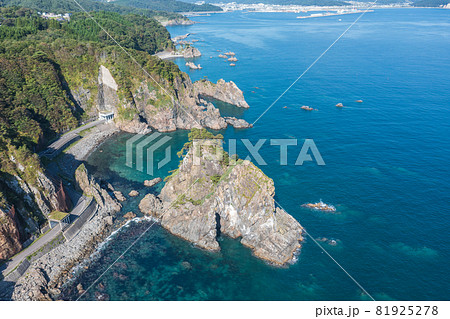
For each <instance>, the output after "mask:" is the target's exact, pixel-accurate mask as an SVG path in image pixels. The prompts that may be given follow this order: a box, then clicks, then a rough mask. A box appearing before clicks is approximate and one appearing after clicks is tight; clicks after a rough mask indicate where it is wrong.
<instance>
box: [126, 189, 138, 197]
mask: <svg viewBox="0 0 450 319" xmlns="http://www.w3.org/2000/svg"><path fill="white" fill-rule="evenodd" d="M128 196H130V197H136V196H139V192H138V191H135V190H132V191H131V192H130V193H128Z"/></svg>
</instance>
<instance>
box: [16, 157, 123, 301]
mask: <svg viewBox="0 0 450 319" xmlns="http://www.w3.org/2000/svg"><path fill="white" fill-rule="evenodd" d="M76 181H77V185H78V187H79V188H80V189H82V190H83V192H84V193H85V194H86V195H89V196H93V197H94V198H95V200H96V202H97V204H98V210H97V212H96V213H95V215H94V216H93V217H92V219H91V220H90V221H89V222H88V223H85V224H84V226H83V227H82V228H81V230H80V232H79V233H78V235H77V236H75V237H74V238H72V239H71V240H69V241H66V242H64V243H63V244H61V245H59V246H58V247H56V248H54V249H53V250H51V251H50V252H49V253H47V254H45V255H43V256H42V257H41V258H39V259H38V260H36V261H35V262H34V263H33V264H32V265H31V266H30V268H29V269H28V270H27V272H26V275H24V276H22V277H21V278H20V279H19V280H18V281H17V283H16V285H15V287H14V292H13V294H12V299H13V300H54V299H57V298H58V295H59V294H60V292H61V291H60V289H59V288H60V287H61V284H62V283H64V282H65V281H66V280H67V276H68V275H69V271H70V269H71V268H72V267H73V266H75V265H76V264H77V263H78V262H80V261H81V260H82V259H84V258H87V257H88V256H89V255H90V254H91V253H92V252H93V250H94V249H95V247H97V244H98V243H99V242H101V241H103V240H104V238H105V237H106V236H107V235H108V234H110V231H111V225H112V224H113V219H114V215H115V213H116V212H117V211H118V210H120V208H121V205H120V204H119V203H118V202H117V200H116V199H114V198H113V197H112V196H111V195H110V194H109V193H108V191H107V190H106V188H102V187H101V186H100V184H99V182H98V181H96V180H95V179H94V178H93V177H92V176H91V175H89V173H88V171H87V170H86V168H85V167H84V165H81V166H80V167H79V168H78V169H77V172H76Z"/></svg>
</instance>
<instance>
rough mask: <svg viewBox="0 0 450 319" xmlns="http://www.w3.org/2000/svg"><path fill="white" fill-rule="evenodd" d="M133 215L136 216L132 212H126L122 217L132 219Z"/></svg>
mask: <svg viewBox="0 0 450 319" xmlns="http://www.w3.org/2000/svg"><path fill="white" fill-rule="evenodd" d="M135 217H136V214H135V213H133V212H128V213H126V214H125V215H123V218H125V219H133V218H135Z"/></svg>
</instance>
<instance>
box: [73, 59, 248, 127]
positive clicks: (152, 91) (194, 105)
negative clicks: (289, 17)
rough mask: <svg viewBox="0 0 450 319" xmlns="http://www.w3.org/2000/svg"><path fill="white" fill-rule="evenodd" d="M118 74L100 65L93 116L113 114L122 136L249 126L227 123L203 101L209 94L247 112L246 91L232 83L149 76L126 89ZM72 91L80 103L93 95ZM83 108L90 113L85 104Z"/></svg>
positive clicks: (182, 76) (184, 76) (175, 75)
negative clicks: (106, 113) (99, 113)
mask: <svg viewBox="0 0 450 319" xmlns="http://www.w3.org/2000/svg"><path fill="white" fill-rule="evenodd" d="M155 59H156V58H155ZM161 63H164V64H165V63H169V62H162V61H161ZM120 73H121V71H120V70H119V69H118V68H116V67H115V66H111V67H110V68H107V67H105V66H104V65H103V64H102V65H101V66H100V68H99V75H98V84H97V88H96V90H97V92H98V94H97V99H96V100H94V102H93V103H94V105H96V108H95V109H94V110H95V112H114V114H115V115H116V118H115V123H116V125H117V127H118V128H120V129H121V130H123V131H127V132H130V133H140V134H146V133H149V132H151V131H152V129H155V130H158V131H160V132H170V131H175V130H177V129H192V128H194V127H195V128H201V127H206V128H211V129H214V130H220V129H224V128H226V127H227V125H228V124H230V125H233V126H235V127H237V128H243V127H249V125H248V123H247V122H245V121H244V120H239V121H232V120H231V121H230V120H229V119H228V120H227V119H225V118H223V117H222V116H221V115H220V111H219V110H218V109H217V108H216V107H214V105H213V104H212V103H209V102H207V101H205V100H203V99H202V98H201V96H202V95H206V96H211V97H213V98H215V99H217V100H221V101H224V102H227V103H230V104H235V105H237V106H239V107H248V104H247V102H245V99H244V96H243V93H242V91H241V90H240V89H239V88H238V87H237V86H236V84H234V83H233V82H225V81H223V80H221V81H219V82H218V84H213V83H211V82H209V81H206V80H203V81H200V82H196V83H195V84H193V83H192V82H191V79H190V78H189V76H188V75H187V74H185V73H182V72H172V75H171V77H170V80H168V79H165V78H162V77H160V76H158V75H156V74H149V75H150V77H149V76H148V75H146V76H145V77H135V78H134V79H133V81H131V83H128V84H127V85H128V87H124V85H120V84H118V83H120V82H121V81H119V80H117V81H116V78H118V79H121V75H120ZM139 79H140V80H139ZM157 79H159V81H158V80H157ZM154 80H156V81H157V82H155V81H154ZM74 92H78V94H76V99H77V101H81V102H83V101H86V99H83V98H82V97H81V95H80V94H79V92H84V95H85V96H90V94H91V93H90V92H89V93H87V92H86V91H85V90H84V88H83V89H82V88H80V87H78V88H76V90H74ZM80 106H81V107H82V108H83V109H86V110H88V109H89V107H88V106H87V105H80Z"/></svg>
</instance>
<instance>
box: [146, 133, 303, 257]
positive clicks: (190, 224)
mask: <svg viewBox="0 0 450 319" xmlns="http://www.w3.org/2000/svg"><path fill="white" fill-rule="evenodd" d="M191 134H192V133H191ZM202 135H204V134H203V133H202ZM221 142H222V141H221V140H218V139H211V140H206V141H205V140H202V141H201V142H200V141H196V140H195V139H192V140H191V142H190V145H189V146H188V149H189V150H188V153H187V154H186V156H185V157H184V159H183V161H182V163H181V165H180V167H179V168H178V170H177V171H175V172H174V173H173V174H172V175H171V176H170V177H169V178H168V180H167V183H166V185H165V186H164V188H163V189H162V191H161V195H160V199H161V201H162V203H163V205H164V211H163V210H162V209H161V208H160V206H159V205H160V204H159V199H158V198H156V197H155V196H154V195H151V194H149V195H147V196H148V198H147V196H146V199H145V201H144V200H143V201H142V202H141V204H140V209H141V211H142V212H143V213H145V214H148V215H151V216H153V217H155V218H159V219H160V220H161V225H162V226H163V227H164V228H166V229H167V230H169V231H170V232H171V233H172V234H174V235H177V236H179V237H181V238H184V239H186V240H188V241H190V242H192V243H194V244H196V245H197V246H199V247H201V248H204V249H208V250H212V251H217V250H219V249H220V246H219V243H218V241H217V236H218V235H219V234H224V235H226V236H229V237H231V238H239V237H240V238H241V243H242V244H243V245H245V246H247V247H249V248H251V249H252V251H253V253H254V255H255V256H257V257H259V258H261V259H264V260H267V261H269V262H272V263H274V264H278V265H283V264H286V263H288V262H289V261H291V260H292V259H293V257H294V254H295V252H296V251H297V250H298V249H299V248H300V247H301V245H300V242H301V241H302V227H301V226H300V224H299V223H298V222H297V221H296V220H295V219H294V218H293V217H292V216H290V215H289V214H287V213H286V212H285V211H283V210H281V209H280V208H278V207H276V206H275V201H274V199H273V196H274V191H275V188H274V184H273V181H272V179H270V178H268V177H267V176H266V175H264V173H263V172H262V171H261V170H260V169H259V168H257V167H256V166H255V165H254V164H252V163H251V162H249V161H242V160H238V161H237V162H235V163H233V161H232V160H231V159H230V158H229V157H228V154H227V153H225V152H224V151H223V148H222V146H221Z"/></svg>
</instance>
